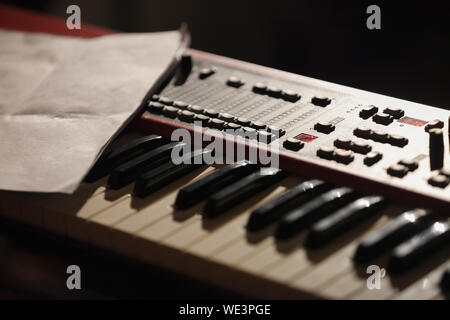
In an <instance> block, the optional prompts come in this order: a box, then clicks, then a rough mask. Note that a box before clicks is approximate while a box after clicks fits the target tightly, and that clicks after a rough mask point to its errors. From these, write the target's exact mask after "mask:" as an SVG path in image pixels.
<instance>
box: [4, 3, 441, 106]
mask: <svg viewBox="0 0 450 320" xmlns="http://www.w3.org/2000/svg"><path fill="white" fill-rule="evenodd" d="M0 1H1V0H0ZM1 2H5V3H9V4H13V5H16V6H23V7H27V8H30V9H33V10H37V11H40V12H45V13H48V14H51V15H55V16H60V17H67V14H66V8H67V6H68V5H70V4H78V5H79V6H80V7H81V20H82V23H89V24H94V25H97V26H102V27H107V28H110V29H115V30H120V31H126V32H149V31H160V30H168V29H176V28H178V27H179V25H180V23H181V22H183V21H184V22H187V23H188V25H189V29H190V31H191V34H192V39H193V41H192V47H193V48H196V49H200V50H205V51H209V52H213V53H216V54H220V55H224V56H228V57H232V58H236V59H240V60H244V61H249V62H253V63H257V64H261V65H265V66H270V67H273V68H277V69H282V70H286V71H290V72H293V73H298V74H302V75H306V76H310V77H314V78H318V79H323V80H327V81H331V82H335V83H339V84H343V85H347V86H351V87H356V88H359V89H365V90H368V91H372V92H377V93H382V94H386V95H389V96H394V97H398V98H402V99H406V100H412V101H415V102H420V103H424V104H428V105H433V106H437V107H444V108H450V90H449V88H450V72H449V71H450V59H449V58H450V2H449V1H445V2H444V1H442V2H433V1H417V2H411V1H384V2H383V1H375V2H374V1H331V0H315V1H311V0H308V1H301V0H297V1H285V0H278V1H263V0H259V1H248V0H241V1H219V0H201V1H199V0H184V1H183V0H164V1H162V0H151V1H144V0H127V1H113V0H95V1H92V0H91V1H89V0H77V1H73V0H69V1H66V0H41V1H1ZM370 4H377V5H379V6H380V8H381V26H382V29H381V30H368V29H367V28H366V19H367V17H368V16H369V15H368V14H366V8H367V7H368V6H369V5H370Z"/></svg>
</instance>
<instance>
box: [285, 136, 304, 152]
mask: <svg viewBox="0 0 450 320" xmlns="http://www.w3.org/2000/svg"><path fill="white" fill-rule="evenodd" d="M304 146H305V143H304V142H302V141H300V140H297V139H295V138H289V139H287V140H285V141H284V142H283V147H285V148H286V149H288V150H292V151H298V150H300V149H301V148H303V147H304Z"/></svg>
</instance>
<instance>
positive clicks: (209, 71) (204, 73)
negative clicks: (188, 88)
mask: <svg viewBox="0 0 450 320" xmlns="http://www.w3.org/2000/svg"><path fill="white" fill-rule="evenodd" d="M214 73H215V70H214V69H212V68H203V69H201V70H200V72H199V74H198V77H199V78H200V79H202V80H204V79H206V78H208V77H210V76H212V75H213V74H214Z"/></svg>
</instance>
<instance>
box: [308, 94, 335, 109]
mask: <svg viewBox="0 0 450 320" xmlns="http://www.w3.org/2000/svg"><path fill="white" fill-rule="evenodd" d="M311 103H312V104H314V105H316V106H319V107H322V108H324V107H326V106H327V105H329V104H330V103H331V99H330V98H327V97H313V98H312V99H311Z"/></svg>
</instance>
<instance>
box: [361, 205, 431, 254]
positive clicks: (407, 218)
mask: <svg viewBox="0 0 450 320" xmlns="http://www.w3.org/2000/svg"><path fill="white" fill-rule="evenodd" d="M432 217H433V214H432V212H431V211H430V210H425V209H414V210H411V211H407V212H405V213H403V214H402V215H400V216H399V217H398V218H396V219H395V220H393V221H391V222H389V223H388V224H386V225H385V226H383V227H381V228H380V229H378V230H376V231H374V232H372V233H370V234H369V235H368V236H366V237H365V238H364V239H363V240H362V241H361V243H360V244H359V245H358V248H357V249H356V253H355V257H354V260H355V261H356V262H358V263H364V262H367V261H369V260H371V259H374V258H376V257H378V256H379V255H381V254H383V253H385V252H387V251H388V250H390V249H392V248H393V247H395V246H396V245H398V244H399V243H401V242H402V241H404V240H406V239H408V238H409V237H411V236H412V235H414V234H415V233H417V232H419V231H420V230H422V229H424V228H426V227H427V225H428V223H429V222H430V221H431V220H432V219H431V218H432Z"/></svg>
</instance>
